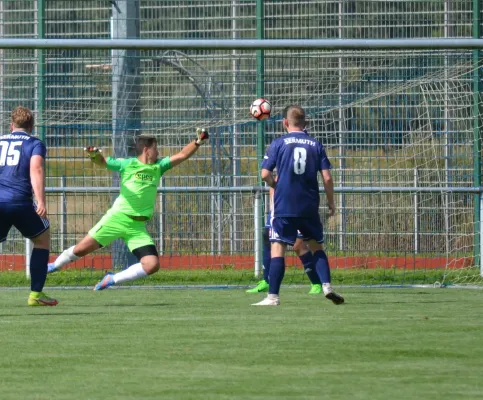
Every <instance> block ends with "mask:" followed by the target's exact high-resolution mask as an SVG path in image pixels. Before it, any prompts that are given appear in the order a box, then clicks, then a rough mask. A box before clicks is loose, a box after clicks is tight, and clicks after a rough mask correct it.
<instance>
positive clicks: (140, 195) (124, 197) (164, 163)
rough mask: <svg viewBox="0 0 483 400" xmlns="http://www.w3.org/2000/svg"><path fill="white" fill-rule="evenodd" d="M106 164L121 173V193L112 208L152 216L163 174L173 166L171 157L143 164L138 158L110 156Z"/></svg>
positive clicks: (136, 215)
mask: <svg viewBox="0 0 483 400" xmlns="http://www.w3.org/2000/svg"><path fill="white" fill-rule="evenodd" d="M106 164H107V169H110V170H111V171H119V172H120V174H121V193H120V195H119V197H118V198H117V199H116V201H115V202H114V204H113V205H112V207H111V210H112V211H118V212H122V213H123V214H126V215H131V216H135V217H147V218H151V216H152V215H153V212H154V204H155V202H156V194H157V190H158V186H159V181H160V179H161V176H162V175H163V174H164V173H165V172H166V171H168V170H169V169H171V167H172V166H171V162H170V161H169V157H165V158H162V159H160V160H157V161H156V163H155V164H143V163H142V162H141V161H139V160H138V159H137V158H113V157H108V158H107V160H106Z"/></svg>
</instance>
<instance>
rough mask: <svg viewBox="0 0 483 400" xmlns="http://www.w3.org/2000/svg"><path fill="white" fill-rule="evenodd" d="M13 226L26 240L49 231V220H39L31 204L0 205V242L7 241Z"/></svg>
mask: <svg viewBox="0 0 483 400" xmlns="http://www.w3.org/2000/svg"><path fill="white" fill-rule="evenodd" d="M12 226H14V227H15V228H17V229H18V230H19V232H20V233H21V234H22V235H23V236H24V237H26V238H27V239H33V238H35V237H37V236H39V235H40V234H41V233H43V232H45V231H46V230H47V229H49V226H50V224H49V220H48V219H45V218H40V217H39V215H38V214H37V213H36V212H35V206H34V205H33V204H22V205H20V204H8V203H0V242H3V241H5V239H7V235H8V232H9V231H10V228H11V227H12Z"/></svg>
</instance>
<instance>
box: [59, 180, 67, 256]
mask: <svg viewBox="0 0 483 400" xmlns="http://www.w3.org/2000/svg"><path fill="white" fill-rule="evenodd" d="M65 187H66V179H65V176H61V177H60V188H61V189H65ZM59 225H60V226H59V231H60V249H61V250H62V251H63V250H65V249H66V248H67V237H66V235H67V195H66V193H65V190H62V193H61V194H60V224H59Z"/></svg>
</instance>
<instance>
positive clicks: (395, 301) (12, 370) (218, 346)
mask: <svg viewBox="0 0 483 400" xmlns="http://www.w3.org/2000/svg"><path fill="white" fill-rule="evenodd" d="M307 291H308V288H307V289H287V288H286V289H282V298H281V299H282V305H281V306H280V307H251V306H250V304H251V303H253V302H256V301H258V300H260V299H261V298H262V297H263V296H262V295H257V294H255V295H253V294H252V295H249V294H246V293H244V291H243V290H195V289H190V290H152V289H151V290H150V289H109V290H106V291H103V292H92V291H88V290H62V291H57V290H50V291H48V293H49V294H51V295H53V296H54V297H57V298H58V299H59V300H60V304H59V306H57V307H53V308H48V307H41V308H40V307H39V308H28V307H27V306H26V301H27V295H28V291H26V290H22V289H18V290H17V289H15V290H1V291H0V301H1V302H2V310H1V311H0V331H1V332H2V343H1V347H0V374H1V376H2V379H1V381H0V398H1V399H3V400H7V399H49V400H50V399H160V398H162V399H323V398H328V399H371V400H374V399H384V400H387V399H405V400H407V399H437V400H442V399H452V400H454V399H481V398H483V384H482V383H481V382H482V381H481V377H480V376H479V375H480V374H479V371H480V370H481V367H482V366H483V361H482V360H483V348H482V347H481V346H480V342H481V337H482V331H483V320H482V318H481V309H482V305H483V291H479V290H458V289H384V290H382V289H344V290H343V291H341V293H342V294H344V295H345V297H346V301H347V304H345V305H343V306H334V305H332V303H331V302H329V301H327V300H325V299H324V298H323V296H322V295H319V296H313V295H308V294H307Z"/></svg>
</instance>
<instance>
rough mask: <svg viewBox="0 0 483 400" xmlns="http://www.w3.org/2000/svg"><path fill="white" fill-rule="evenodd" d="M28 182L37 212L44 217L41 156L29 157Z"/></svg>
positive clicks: (43, 172) (42, 163)
mask: <svg viewBox="0 0 483 400" xmlns="http://www.w3.org/2000/svg"><path fill="white" fill-rule="evenodd" d="M30 182H31V184H32V190H33V191H34V194H35V199H36V200H37V214H38V215H39V216H40V217H42V218H45V217H46V216H47V208H46V205H45V167H44V158H43V157H42V156H39V155H35V156H32V158H31V159H30Z"/></svg>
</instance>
